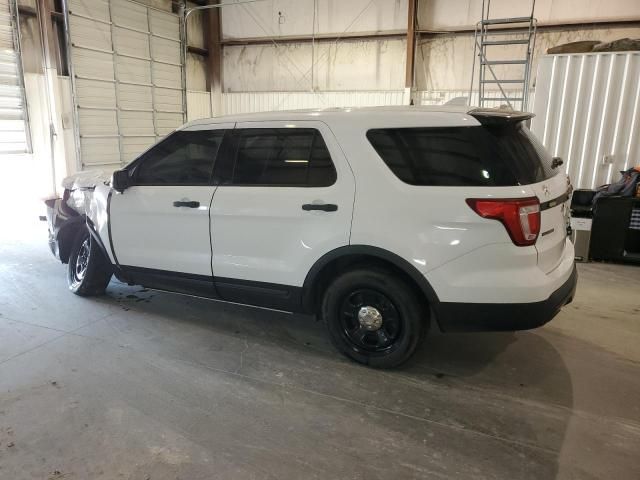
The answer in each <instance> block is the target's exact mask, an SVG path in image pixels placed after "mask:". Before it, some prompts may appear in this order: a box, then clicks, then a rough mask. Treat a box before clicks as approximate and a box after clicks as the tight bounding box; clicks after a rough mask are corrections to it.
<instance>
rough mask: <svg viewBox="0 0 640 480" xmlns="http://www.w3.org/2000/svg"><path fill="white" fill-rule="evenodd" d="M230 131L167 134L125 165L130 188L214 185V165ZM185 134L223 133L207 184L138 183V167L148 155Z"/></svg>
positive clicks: (211, 130) (215, 130)
mask: <svg viewBox="0 0 640 480" xmlns="http://www.w3.org/2000/svg"><path fill="white" fill-rule="evenodd" d="M232 130H233V128H228V127H224V128H205V129H201V130H187V129H185V130H174V131H173V132H171V133H169V134H168V135H167V136H166V137H164V138H163V139H162V140H160V141H159V142H157V143H155V144H154V145H152V146H151V147H149V148H148V149H147V150H146V151H144V152H143V153H141V154H140V156H138V157H137V158H136V159H135V160H134V161H132V162H131V163H130V164H129V165H127V166H126V167H125V168H124V169H125V170H127V171H128V172H129V178H130V179H131V186H132V187H210V186H214V185H216V184H215V183H214V178H213V174H214V171H215V168H216V163H217V162H218V158H219V157H220V152H222V151H223V149H224V148H225V144H226V143H227V142H228V137H229V136H230V132H231V131H232ZM185 132H193V133H195V132H198V133H206V132H223V134H222V141H221V143H220V146H219V147H218V151H217V152H216V155H215V156H214V158H213V159H212V164H211V173H210V174H209V179H208V180H207V182H206V183H202V182H199V183H139V182H138V172H139V169H140V166H141V165H143V164H144V163H145V161H147V160H148V158H149V155H152V154H153V152H154V151H155V150H156V149H157V148H160V147H161V146H162V145H163V144H165V143H166V142H168V141H170V140H171V139H172V138H173V137H175V136H176V135H178V134H180V133H185Z"/></svg>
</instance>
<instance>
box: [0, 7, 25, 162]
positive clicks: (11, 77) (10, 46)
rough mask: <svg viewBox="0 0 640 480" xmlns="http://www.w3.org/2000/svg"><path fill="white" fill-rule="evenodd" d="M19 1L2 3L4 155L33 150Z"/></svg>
mask: <svg viewBox="0 0 640 480" xmlns="http://www.w3.org/2000/svg"><path fill="white" fill-rule="evenodd" d="M15 7H16V5H15V0H0V154H7V153H24V152H26V151H27V150H29V145H28V125H27V121H26V120H27V115H26V109H25V101H24V85H23V75H22V69H21V67H20V49H19V48H16V47H18V42H17V41H16V40H17V38H16V37H17V29H16V28H15V26H16V22H15V19H16V11H15Z"/></svg>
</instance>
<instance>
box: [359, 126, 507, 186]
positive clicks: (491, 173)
mask: <svg viewBox="0 0 640 480" xmlns="http://www.w3.org/2000/svg"><path fill="white" fill-rule="evenodd" d="M483 130H484V128H483V127H477V128H476V127H455V128H450V127H446V128H392V129H381V130H370V131H369V132H367V138H368V139H369V141H370V142H371V144H372V145H373V147H374V148H375V150H376V151H377V152H378V155H380V157H381V158H382V160H384V162H385V163H386V164H387V166H388V167H389V168H390V169H391V170H392V171H393V173H395V174H396V176H397V177H398V178H399V179H400V180H402V181H404V182H406V183H409V184H411V185H446V186H479V185H487V186H505V185H516V184H517V182H516V179H515V177H514V175H513V173H512V172H511V170H510V169H509V168H508V166H507V165H505V163H504V162H503V161H502V159H501V158H500V157H499V156H498V152H497V150H496V145H495V141H494V142H491V141H488V140H487V138H486V134H485V132H483Z"/></svg>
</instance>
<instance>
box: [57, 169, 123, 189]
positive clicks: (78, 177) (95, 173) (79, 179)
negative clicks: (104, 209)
mask: <svg viewBox="0 0 640 480" xmlns="http://www.w3.org/2000/svg"><path fill="white" fill-rule="evenodd" d="M111 175H112V172H105V171H104V170H87V171H84V172H78V173H75V174H73V175H69V176H68V177H66V178H65V179H64V180H62V187H63V188H65V189H67V190H77V189H79V188H92V187H95V186H96V185H100V184H101V183H104V182H107V181H109V180H111Z"/></svg>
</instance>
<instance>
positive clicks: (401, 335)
mask: <svg viewBox="0 0 640 480" xmlns="http://www.w3.org/2000/svg"><path fill="white" fill-rule="evenodd" d="M320 315H321V318H322V319H323V320H324V321H325V322H326V325H327V329H328V330H329V337H330V338H331V342H332V343H333V345H334V346H335V347H336V348H337V349H338V350H339V351H340V352H341V353H342V354H344V355H346V356H347V357H349V358H350V359H352V360H355V361H356V362H359V363H362V364H364V365H368V366H370V367H374V368H392V367H397V366H399V365H401V364H402V363H404V362H406V361H407V360H408V359H409V357H411V355H412V354H413V352H414V351H415V350H416V347H417V346H418V344H419V343H420V341H421V340H422V338H423V337H424V334H425V332H426V331H427V329H428V325H429V323H428V317H427V314H426V309H425V307H424V305H423V302H421V300H420V298H419V297H418V294H417V293H416V291H415V289H414V288H413V287H412V286H411V285H409V284H408V283H407V282H405V281H404V280H403V279H401V278H399V277H397V276H396V275H394V274H392V273H391V272H387V271H385V270H382V269H377V268H376V269H373V268H371V269H366V268H362V269H358V270H352V271H349V272H347V273H345V274H343V275H341V276H339V277H338V278H336V279H335V280H334V281H333V283H331V284H330V285H329V287H328V288H327V289H326V290H325V292H324V296H323V298H322V303H321V307H320Z"/></svg>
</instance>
